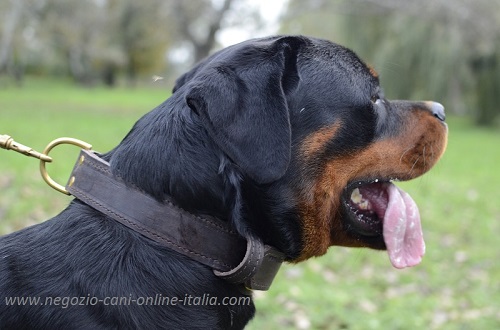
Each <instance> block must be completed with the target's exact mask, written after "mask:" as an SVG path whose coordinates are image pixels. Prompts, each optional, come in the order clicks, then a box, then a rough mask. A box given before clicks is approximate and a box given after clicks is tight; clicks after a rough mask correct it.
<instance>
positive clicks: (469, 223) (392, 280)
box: [0, 79, 500, 329]
mask: <svg viewBox="0 0 500 330" xmlns="http://www.w3.org/2000/svg"><path fill="white" fill-rule="evenodd" d="M168 96H169V86H166V85H162V84H161V83H159V84H156V85H155V86H153V88H151V86H150V87H148V88H146V87H138V88H135V89H126V88H119V89H113V90H108V89H105V88H101V87H94V88H87V89H82V88H77V87H74V86H73V85H72V84H71V83H69V82H66V81H56V80H48V81H47V80H38V79H30V80H27V81H26V83H25V86H24V87H23V88H17V87H13V86H8V85H3V86H0V134H9V135H11V136H12V137H14V139H16V141H18V142H20V143H23V144H26V145H29V146H30V147H33V148H35V149H37V150H42V149H43V148H44V147H45V145H46V144H47V143H48V142H49V141H51V140H53V139H55V138H58V137H61V136H70V137H75V138H79V139H82V140H85V141H87V142H89V143H91V144H93V146H94V149H95V150H97V151H101V152H105V151H108V150H110V149H111V148H113V147H114V146H115V145H116V144H118V143H119V142H120V140H121V139H122V138H123V136H124V135H125V134H126V133H127V132H128V131H129V130H130V128H131V127H132V125H133V123H134V122H135V121H136V120H137V119H138V118H139V117H140V116H141V115H142V114H144V113H145V112H147V111H149V110H150V109H152V108H153V107H155V106H156V105H158V104H159V103H161V102H162V101H163V100H164V99H166V98H167V97H168ZM440 101H443V100H440ZM448 123H449V126H450V137H449V144H448V150H447V152H446V153H445V155H444V157H443V159H442V161H441V162H440V163H439V164H438V165H437V166H436V167H435V168H434V169H433V170H432V171H431V172H430V173H428V174H427V175H425V176H424V177H422V178H419V179H416V180H413V181H411V182H407V183H400V184H399V186H401V187H403V188H404V189H405V190H407V191H408V192H409V193H410V194H411V195H412V196H413V198H414V199H415V200H416V202H417V204H418V205H419V208H420V213H421V216H422V224H423V228H424V235H425V239H426V245H427V253H426V255H425V257H424V261H423V262H422V264H421V265H419V266H417V267H414V268H412V269H405V270H395V269H392V267H391V266H390V263H389V261H388V258H387V255H386V254H385V253H383V252H376V251H371V250H366V249H346V248H340V247H332V248H331V249H330V251H329V252H328V254H327V255H325V256H323V257H321V258H317V259H313V260H309V261H306V262H304V263H301V264H299V265H285V266H284V267H283V268H282V270H281V271H280V273H279V275H278V277H277V278H276V280H275V283H274V284H273V286H272V287H271V289H270V290H269V291H268V292H256V293H255V297H256V305H257V309H258V311H257V317H256V318H255V320H254V321H252V323H251V324H250V326H249V328H250V329H500V166H499V164H500V130H498V129H496V130H495V129H490V130H482V129H479V128H477V127H473V126H472V125H470V124H469V121H468V120H466V119H465V118H457V117H455V118H454V117H451V118H449V120H448ZM77 153H78V149H77V148H76V147H71V146H63V147H60V148H57V149H54V152H53V154H51V155H53V157H54V163H53V164H49V165H48V170H49V172H50V173H51V175H52V176H53V177H54V178H55V179H56V180H57V181H59V182H61V183H63V184H64V183H65V182H66V180H67V176H68V174H69V171H70V169H71V168H72V166H73V163H74V161H75V159H76V155H77ZM69 201H70V197H68V196H64V195H62V194H60V193H57V192H56V191H54V190H52V189H51V188H49V187H48V186H47V185H46V184H45V183H44V182H43V181H42V179H41V177H40V175H39V172H38V161H37V160H35V159H33V158H27V157H24V156H22V155H20V154H16V153H14V152H12V151H5V150H0V234H6V233H9V232H12V231H14V230H18V229H20V228H23V227H25V226H29V225H32V224H35V223H37V222H41V221H44V220H45V219H47V218H49V217H51V216H53V215H55V214H57V213H58V212H60V211H61V210H62V209H63V208H64V207H65V206H66V205H67V203H68V202H69Z"/></svg>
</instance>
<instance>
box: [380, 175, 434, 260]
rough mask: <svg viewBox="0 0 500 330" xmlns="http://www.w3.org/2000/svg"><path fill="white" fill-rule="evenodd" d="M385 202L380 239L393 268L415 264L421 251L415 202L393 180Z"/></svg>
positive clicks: (422, 242)
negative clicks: (383, 242)
mask: <svg viewBox="0 0 500 330" xmlns="http://www.w3.org/2000/svg"><path fill="white" fill-rule="evenodd" d="M387 193H388V195H389V202H388V205H387V210H386V212H385V215H384V241H385V245H386V246H387V252H388V254H389V259H390V260H391V263H392V265H393V266H394V267H396V268H405V267H411V266H415V265H417V264H419V263H420V261H421V260H422V256H423V255H424V253H425V243H424V238H423V235H422V227H421V225H420V214H419V213H418V207H417V204H415V201H413V199H412V198H411V197H410V195H408V194H407V193H406V192H405V191H403V190H401V189H399V188H398V187H396V186H395V185H394V184H390V185H389V187H388V188H387Z"/></svg>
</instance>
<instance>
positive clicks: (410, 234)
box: [342, 180, 425, 268]
mask: <svg viewBox="0 0 500 330" xmlns="http://www.w3.org/2000/svg"><path fill="white" fill-rule="evenodd" d="M342 204H343V206H344V209H345V211H346V213H347V215H348V219H347V224H348V226H349V228H351V229H352V230H353V231H354V232H356V233H357V234H358V235H361V236H364V237H367V238H369V237H383V240H384V242H385V246H386V247H387V252H388V255H389V259H390V260H391V263H392V265H393V266H394V267H396V268H404V267H411V266H415V265H417V264H418V263H420V261H421V260H422V256H423V255H424V253H425V243H424V240H423V235H422V227H421V225H420V214H419V211H418V207H417V205H416V203H415V201H414V200H413V199H412V198H411V197H410V195H409V194H408V193H406V192H405V191H403V190H402V189H400V188H398V187H397V186H396V185H394V184H393V183H392V182H390V181H383V180H372V181H359V182H355V183H352V184H350V185H348V186H347V188H346V189H345V191H344V194H343V197H342Z"/></svg>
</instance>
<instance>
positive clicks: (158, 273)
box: [0, 37, 378, 329]
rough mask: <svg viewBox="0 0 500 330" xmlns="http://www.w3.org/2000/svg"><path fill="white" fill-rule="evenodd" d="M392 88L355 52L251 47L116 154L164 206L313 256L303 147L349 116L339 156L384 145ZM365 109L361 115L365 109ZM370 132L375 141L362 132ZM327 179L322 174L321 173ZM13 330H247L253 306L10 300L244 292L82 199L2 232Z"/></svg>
mask: <svg viewBox="0 0 500 330" xmlns="http://www.w3.org/2000/svg"><path fill="white" fill-rule="evenodd" d="M377 84H378V82H377V81H376V79H375V78H374V77H373V76H371V75H370V74H369V72H368V69H367V68H366V66H365V65H364V64H363V63H362V62H361V61H360V60H359V59H358V58H357V57H356V56H355V55H354V54H353V53H352V52H350V51H349V50H347V49H345V48H343V47H341V46H338V45H335V44H333V43H330V42H327V41H323V40H317V39H311V38H305V37H273V38H267V39H259V40H250V41H248V42H245V43H242V44H239V45H235V46H232V47H229V48H227V49H224V50H222V51H220V52H217V53H215V54H214V55H212V56H211V57H209V58H208V59H206V60H204V61H203V62H201V63H200V64H198V65H197V66H196V67H195V68H193V70H191V71H190V72H188V73H187V74H185V75H184V76H182V77H181V78H179V80H178V81H177V84H176V86H175V88H174V93H173V95H172V97H170V98H169V99H168V100H167V101H165V102H164V103H163V104H161V105H160V106H158V107H157V108H156V109H154V110H153V111H151V112H150V113H148V114H146V115H145V116H144V117H143V118H141V119H140V120H139V121H138V122H137V123H136V124H135V126H134V127H133V128H132V130H131V131H130V133H129V134H128V135H127V136H126V137H125V138H124V139H123V141H122V142H121V143H120V145H118V146H117V147H116V148H115V149H114V150H112V151H110V152H109V153H108V154H106V155H105V156H104V157H105V158H106V159H107V160H109V161H110V163H111V166H112V170H113V171H114V173H116V174H119V175H120V176H121V177H122V178H124V179H125V180H126V181H127V182H130V183H131V184H134V185H136V186H138V187H140V188H141V189H142V190H144V191H145V192H147V193H149V194H151V195H152V196H154V197H155V198H157V199H158V200H162V199H163V198H164V197H165V196H167V195H168V196H171V197H172V198H173V199H174V200H175V202H176V203H177V204H178V205H179V206H180V207H182V208H184V209H186V210H188V211H190V212H195V213H202V214H203V213H204V214H211V215H214V216H216V217H219V218H220V219H224V220H227V221H231V222H232V223H233V225H234V227H235V228H236V229H237V230H238V232H240V233H241V234H242V235H257V236H259V237H261V238H262V239H263V240H264V241H265V242H266V243H268V244H271V245H273V246H275V247H277V248H278V249H280V250H282V251H283V252H284V253H285V254H286V255H287V258H288V259H289V260H293V259H295V258H297V257H298V255H299V254H300V252H301V249H302V248H303V242H302V232H301V221H300V213H299V211H298V209H297V207H298V206H297V195H296V194H295V191H296V190H297V189H296V187H300V186H303V185H304V184H305V183H306V181H308V180H313V179H314V175H311V176H310V177H309V176H304V172H303V170H304V169H303V166H302V164H301V161H302V160H301V158H300V153H299V145H300V141H302V139H304V138H305V137H306V136H307V135H308V134H311V133H312V132H314V131H317V130H318V129H321V128H322V127H325V126H327V125H329V124H332V123H333V122H335V121H337V120H339V119H341V120H342V122H343V128H342V129H343V130H344V131H343V132H344V133H343V134H340V135H338V136H337V138H336V139H335V141H332V142H331V146H329V147H328V149H327V150H325V153H324V156H322V157H320V158H318V159H317V160H316V161H317V162H318V163H320V162H323V161H324V159H325V158H328V157H333V156H334V155H337V154H342V153H347V152H349V151H351V150H352V148H361V147H363V146H365V145H367V144H368V143H370V141H371V140H372V139H373V138H374V135H375V132H374V131H373V129H371V128H373V127H376V125H374V122H375V121H376V120H377V119H376V116H375V114H374V113H373V111H372V110H371V105H370V104H371V103H370V97H371V96H372V95H373V93H374V91H375V90H376V89H377ZM353 113H355V114H354V115H353ZM360 132H361V133H360ZM310 168H311V169H313V170H312V171H314V166H310ZM0 291H1V299H2V301H0V328H2V329H28V328H36V329H108V328H109V329H161V328H162V329H185V328H193V329H196V328H199V329H240V328H243V327H244V325H245V324H246V323H247V322H248V321H249V320H250V319H251V318H252V317H253V315H254V306H253V303H251V304H249V305H239V306H222V305H217V306H211V305H205V306H194V305H189V306H185V305H182V304H178V305H176V306H138V305H137V304H130V305H127V306H109V305H108V306H105V305H103V304H102V303H98V304H96V305H85V306H69V307H68V308H62V307H61V306H60V305H59V306H47V305H45V306H29V305H28V304H27V305H24V306H23V305H17V306H7V305H6V303H5V300H4V298H5V297H17V296H24V297H28V296H32V297H42V301H43V299H45V297H97V298H99V299H104V298H105V297H134V298H135V297H155V295H158V294H162V295H163V296H164V297H165V296H169V297H174V296H177V297H179V298H183V297H185V295H191V296H193V297H194V296H199V297H201V296H203V295H209V296H211V297H219V298H222V297H243V296H244V295H243V294H242V293H241V292H240V290H239V289H238V287H237V286H235V285H231V284H229V283H227V282H225V281H223V280H221V279H219V278H217V277H216V276H215V275H214V274H213V272H212V270H211V269H209V268H207V267H205V266H203V265H201V264H199V263H197V262H195V261H192V260H190V259H189V258H187V257H185V256H182V255H179V254H177V253H175V252H173V251H171V250H169V249H168V248H165V247H163V246H161V245H159V244H157V243H155V242H152V241H150V240H148V239H147V238H144V237H142V236H141V235H139V234H137V233H135V232H132V231H130V230H129V229H127V228H125V227H123V226H122V225H120V224H119V223H117V222H115V221H113V220H112V219H110V218H108V217H107V216H105V215H103V214H100V213H99V212H97V211H96V210H94V209H92V208H91V207H89V206H87V205H85V204H83V203H81V202H79V201H73V202H72V203H71V204H70V205H69V206H68V208H67V209H65V210H64V211H63V212H62V213H61V214H59V215H57V216H56V217H54V218H53V219H51V220H48V221H46V222H43V223H41V224H39V225H35V226H33V227H30V228H26V229H24V230H21V231H19V232H16V233H13V234H10V235H7V236H4V237H2V238H0Z"/></svg>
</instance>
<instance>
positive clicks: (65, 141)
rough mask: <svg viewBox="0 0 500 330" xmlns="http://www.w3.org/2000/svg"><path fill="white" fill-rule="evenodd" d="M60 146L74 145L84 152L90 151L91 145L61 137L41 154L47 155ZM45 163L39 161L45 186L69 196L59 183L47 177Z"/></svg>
mask: <svg viewBox="0 0 500 330" xmlns="http://www.w3.org/2000/svg"><path fill="white" fill-rule="evenodd" d="M60 144H72V145H75V146H77V147H80V148H82V149H85V150H90V149H92V145H91V144H89V143H87V142H84V141H81V140H78V139H73V138H68V137H62V138H58V139H55V140H54V141H52V142H50V143H49V144H48V145H47V146H46V147H45V149H44V150H43V152H42V154H44V155H47V156H48V155H49V152H50V151H51V150H52V149H53V148H54V147H55V146H58V145H60ZM45 163H46V161H45V160H40V174H41V175H42V178H43V179H44V180H45V182H47V184H48V185H49V186H51V187H52V188H54V189H55V190H57V191H59V192H61V193H63V194H66V195H70V193H69V192H68V191H67V190H66V188H65V187H64V186H62V185H60V184H59V183H57V182H55V181H54V180H53V179H52V178H51V177H50V176H49V173H48V172H47V169H46V168H45Z"/></svg>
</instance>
